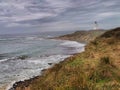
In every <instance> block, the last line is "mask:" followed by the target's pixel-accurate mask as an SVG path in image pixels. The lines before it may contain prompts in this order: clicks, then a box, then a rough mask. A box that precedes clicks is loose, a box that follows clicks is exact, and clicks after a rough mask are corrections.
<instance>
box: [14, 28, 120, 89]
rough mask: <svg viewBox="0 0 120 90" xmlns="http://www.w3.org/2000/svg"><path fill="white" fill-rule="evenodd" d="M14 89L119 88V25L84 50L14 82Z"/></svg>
mask: <svg viewBox="0 0 120 90" xmlns="http://www.w3.org/2000/svg"><path fill="white" fill-rule="evenodd" d="M14 89H15V90H120V28H116V29H112V30H109V31H107V32H105V33H104V34H102V35H100V36H99V37H97V38H96V39H95V40H93V41H91V42H90V43H89V44H87V45H86V47H85V51H84V52H82V53H79V54H76V55H73V56H71V57H69V58H67V59H66V60H65V61H63V62H61V63H59V64H56V65H55V66H54V67H52V68H50V69H47V70H45V71H44V73H43V75H42V76H38V77H36V78H33V79H30V80H26V81H24V82H18V83H16V84H14Z"/></svg>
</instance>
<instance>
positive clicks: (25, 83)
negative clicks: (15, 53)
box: [6, 39, 85, 90]
mask: <svg viewBox="0 0 120 90" xmlns="http://www.w3.org/2000/svg"><path fill="white" fill-rule="evenodd" d="M53 40H54V39H53ZM55 40H56V39H55ZM59 40H60V39H59ZM62 41H70V40H62ZM70 42H71V41H70ZM74 42H77V41H74ZM77 43H80V42H77ZM80 44H84V45H85V43H80ZM83 48H84V46H83ZM83 51H84V50H81V51H79V52H78V53H75V54H72V55H69V56H68V57H65V58H63V60H60V61H59V62H58V63H55V62H54V63H50V66H49V67H48V68H43V69H42V70H41V73H40V75H38V76H34V77H32V78H29V79H25V80H22V81H16V82H13V83H11V84H10V85H9V87H7V88H6V90H15V88H16V87H19V85H23V86H25V87H27V86H28V85H29V84H30V83H31V82H32V81H34V80H36V79H38V78H39V77H42V75H43V74H44V72H45V71H46V70H48V69H51V68H53V67H54V66H55V65H57V64H61V63H63V62H65V61H66V60H69V58H71V57H74V56H75V55H77V54H79V53H81V52H83Z"/></svg>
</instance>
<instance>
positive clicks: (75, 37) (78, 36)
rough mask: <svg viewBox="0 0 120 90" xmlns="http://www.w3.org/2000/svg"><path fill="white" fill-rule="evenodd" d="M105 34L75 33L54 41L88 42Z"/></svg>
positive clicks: (103, 31)
mask: <svg viewBox="0 0 120 90" xmlns="http://www.w3.org/2000/svg"><path fill="white" fill-rule="evenodd" d="M105 32H106V30H89V31H76V32H74V33H72V34H67V35H63V36H60V37H56V39H63V40H72V41H78V42H90V41H92V40H94V39H95V38H96V37H98V36H100V35H101V34H103V33H105Z"/></svg>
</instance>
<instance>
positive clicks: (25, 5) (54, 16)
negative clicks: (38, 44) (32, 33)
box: [0, 0, 120, 30]
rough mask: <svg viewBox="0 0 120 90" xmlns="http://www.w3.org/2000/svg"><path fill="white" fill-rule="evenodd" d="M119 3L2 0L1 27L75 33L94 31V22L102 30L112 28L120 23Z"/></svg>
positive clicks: (103, 0)
mask: <svg viewBox="0 0 120 90" xmlns="http://www.w3.org/2000/svg"><path fill="white" fill-rule="evenodd" d="M119 3H120V1H119V0H1V1H0V25H4V27H5V28H8V29H9V28H13V27H18V28H20V27H27V28H31V27H35V28H38V29H44V30H48V29H49V30H53V29H54V30H55V29H56V30H58V29H59V30H72V29H91V28H92V23H93V22H94V21H98V22H99V23H100V24H101V28H111V27H116V26H119V23H120V21H119V20H120V12H119V11H120V5H119ZM116 18H117V21H116ZM108 21H109V23H106V22H108ZM110 22H111V23H110ZM3 23H4V24H3ZM113 23H114V24H113ZM32 29H33V28H32Z"/></svg>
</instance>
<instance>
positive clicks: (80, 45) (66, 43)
mask: <svg viewBox="0 0 120 90" xmlns="http://www.w3.org/2000/svg"><path fill="white" fill-rule="evenodd" d="M61 45H62V46H67V47H84V46H85V44H82V43H78V42H76V41H65V42H64V43H62V44H61Z"/></svg>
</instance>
